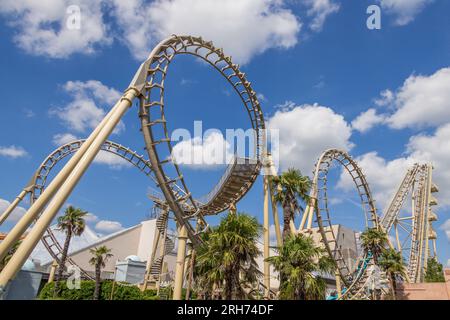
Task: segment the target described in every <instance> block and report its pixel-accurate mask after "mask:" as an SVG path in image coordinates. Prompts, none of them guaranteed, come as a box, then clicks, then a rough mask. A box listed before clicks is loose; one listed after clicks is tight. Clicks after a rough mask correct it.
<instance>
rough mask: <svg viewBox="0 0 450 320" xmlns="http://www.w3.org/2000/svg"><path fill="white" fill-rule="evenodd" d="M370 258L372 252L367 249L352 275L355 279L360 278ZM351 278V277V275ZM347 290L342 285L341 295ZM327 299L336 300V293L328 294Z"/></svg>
mask: <svg viewBox="0 0 450 320" xmlns="http://www.w3.org/2000/svg"><path fill="white" fill-rule="evenodd" d="M370 260H372V253H371V252H370V251H369V252H368V254H367V256H366V257H365V258H364V259H361V260H359V262H358V267H357V268H356V270H355V272H354V275H355V278H356V279H358V280H359V279H360V278H361V276H362V275H363V274H364V272H365V271H366V269H367V266H368V265H369V262H370ZM352 279H353V277H352ZM346 292H347V288H346V287H344V288H343V289H342V291H341V295H344V294H345V293H346ZM327 300H338V295H337V294H336V295H330V296H328V297H327Z"/></svg>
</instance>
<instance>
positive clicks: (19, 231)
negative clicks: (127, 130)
mask: <svg viewBox="0 0 450 320" xmlns="http://www.w3.org/2000/svg"><path fill="white" fill-rule="evenodd" d="M117 108H118V104H116V105H115V106H114V107H113V108H112V109H111V111H110V112H109V113H108V115H107V116H106V117H105V119H103V120H102V122H101V123H100V124H99V125H98V127H97V128H96V129H95V130H94V132H92V134H91V135H90V136H89V138H88V139H87V140H86V141H85V142H84V143H83V145H82V146H81V148H80V149H79V150H78V151H77V152H76V153H75V154H74V155H73V156H72V158H71V159H70V160H69V161H68V162H67V164H66V165H65V166H64V168H63V169H62V170H61V171H60V172H59V173H58V174H57V175H56V177H55V178H54V179H53V180H52V182H51V183H50V184H49V185H48V187H47V188H45V190H44V192H43V193H42V194H41V196H40V197H39V198H38V199H37V200H36V202H35V203H34V204H33V205H32V206H31V207H30V208H29V209H28V211H27V212H26V213H25V215H24V216H23V217H22V218H21V219H20V220H19V221H18V222H17V223H16V225H15V226H14V227H13V228H12V229H11V231H10V232H9V233H8V235H7V236H6V238H5V239H4V240H3V241H2V242H1V243H0V260H1V259H3V258H4V257H5V256H6V255H7V253H8V251H9V250H10V249H11V248H12V246H13V245H14V244H16V243H17V241H19V239H20V237H21V236H22V235H23V234H24V233H25V231H26V230H27V228H28V227H29V226H30V225H31V224H32V223H33V221H34V220H35V219H36V218H37V217H38V215H39V214H40V213H41V212H42V210H43V209H44V208H45V206H46V205H47V203H48V202H49V201H50V200H51V199H52V197H53V196H54V194H55V193H56V192H57V191H58V190H59V189H60V187H61V186H62V184H63V183H64V181H65V180H66V179H67V177H68V176H69V175H70V173H71V172H72V171H73V169H74V168H75V166H76V165H77V164H78V162H79V161H80V160H81V158H82V157H83V156H84V154H85V153H86V151H87V150H88V149H89V147H90V146H91V145H92V142H93V141H94V140H95V139H96V138H97V136H98V134H99V133H100V131H101V130H102V129H103V128H104V127H105V125H106V123H108V121H109V120H110V118H111V116H112V115H113V114H114V113H115V112H116V111H117ZM0 285H1V284H0Z"/></svg>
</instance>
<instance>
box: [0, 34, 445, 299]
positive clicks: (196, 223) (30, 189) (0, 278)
mask: <svg viewBox="0 0 450 320" xmlns="http://www.w3.org/2000/svg"><path fill="white" fill-rule="evenodd" d="M182 54H186V55H191V56H194V57H196V58H199V59H202V60H203V61H205V62H206V63H207V64H209V65H210V66H212V68H213V69H215V70H217V71H218V72H219V73H220V74H221V75H222V76H223V77H224V78H225V79H226V81H227V82H228V83H229V84H230V85H231V86H232V87H233V89H234V91H235V92H236V93H237V94H238V96H239V97H240V99H241V101H242V104H243V105H244V108H245V110H246V111H247V114H248V116H249V120H250V124H251V128H252V129H253V133H254V142H255V143H254V144H253V145H254V150H253V151H254V152H253V154H254V157H253V158H239V157H234V158H233V159H232V161H231V163H229V165H228V167H227V169H226V170H225V172H224V174H223V176H222V178H221V179H220V180H219V181H218V183H217V184H216V186H215V187H214V188H213V189H212V190H211V191H210V192H209V193H208V194H207V195H206V196H204V197H202V198H199V199H194V197H193V196H192V194H191V192H190V191H189V189H188V187H187V183H186V182H185V179H184V176H183V174H182V172H181V169H180V167H179V165H178V164H177V162H176V159H174V158H173V157H172V151H173V141H171V139H170V136H169V129H168V126H167V119H166V116H165V111H166V105H165V95H164V93H165V79H166V76H167V73H168V68H169V65H170V62H172V61H173V59H174V58H175V57H176V56H177V55H182ZM135 100H136V101H137V102H138V108H139V119H140V124H141V131H142V134H143V138H144V144H145V150H146V152H147V156H148V158H146V157H144V156H142V155H139V154H138V153H137V152H135V151H132V150H130V149H129V148H126V147H124V146H122V145H120V144H118V143H115V142H111V141H108V140H107V139H108V137H109V135H110V134H111V133H112V132H113V130H114V128H115V127H116V126H117V124H118V123H119V121H120V120H121V118H122V117H123V115H124V114H125V112H126V111H127V110H128V109H129V108H130V107H131V106H132V105H133V101H135ZM99 152H108V153H111V154H114V155H116V156H118V157H120V158H122V159H123V160H124V161H126V162H128V163H129V164H131V166H133V167H135V168H137V169H138V170H139V171H140V172H142V173H143V174H145V175H146V176H147V177H149V178H150V179H151V180H152V181H153V182H154V183H155V184H156V186H157V187H158V188H159V191H154V192H151V193H150V194H149V197H150V199H151V200H153V202H154V204H155V210H157V212H158V214H157V223H156V225H157V232H155V239H154V242H153V243H154V244H153V250H152V253H151V257H150V259H149V260H148V262H147V271H146V274H145V278H144V281H143V289H145V288H147V286H148V285H156V286H157V287H158V286H159V283H160V281H161V272H162V266H163V262H164V257H165V256H166V255H167V254H168V253H170V252H172V251H173V250H174V248H175V246H174V242H173V240H172V239H171V238H170V237H169V236H168V233H167V228H168V227H167V226H168V220H169V216H170V215H173V218H174V219H175V220H176V222H177V228H178V254H177V267H176V271H175V281H174V282H175V284H174V299H180V298H181V289H182V284H183V279H184V270H183V268H184V265H185V258H186V246H187V243H188V242H190V244H191V246H192V248H194V250H195V248H196V247H197V246H198V245H200V244H201V243H202V239H201V234H202V233H203V232H205V231H206V230H208V228H209V225H208V223H207V222H206V220H205V217H206V216H209V215H216V214H219V213H221V212H223V211H225V210H229V209H231V208H234V206H235V204H236V203H238V202H239V201H240V200H241V199H242V198H243V197H244V196H245V195H246V193H247V192H248V191H249V190H250V188H251V187H252V186H253V184H254V183H255V181H256V179H257V177H258V176H259V175H260V173H261V170H264V173H265V175H264V176H263V182H264V258H267V257H268V256H269V242H270V240H269V239H270V235H269V202H270V201H271V202H272V213H273V216H274V222H275V227H276V235H277V240H278V244H280V243H281V240H280V239H281V236H280V232H279V231H280V225H279V218H278V213H277V208H276V207H277V206H276V204H275V203H274V199H273V194H274V190H273V188H274V187H276V186H274V185H273V183H272V182H271V179H270V177H269V176H270V175H274V174H275V172H274V170H275V169H274V166H273V163H272V160H271V156H270V152H269V151H268V150H267V148H266V133H265V122H264V117H263V112H262V110H261V106H260V103H259V102H258V99H257V95H256V92H255V91H254V90H253V89H252V87H251V83H250V82H249V81H248V80H247V79H246V76H245V74H244V73H243V72H241V71H240V70H239V66H238V65H236V64H234V63H233V62H232V60H231V57H229V56H226V55H225V54H224V52H223V50H222V49H220V48H216V47H214V45H213V43H212V42H208V41H205V40H203V39H202V38H200V37H192V36H176V35H173V36H171V37H169V38H167V39H165V40H163V41H162V42H160V43H159V44H158V45H157V46H156V47H155V48H154V49H153V50H152V52H151V53H150V55H149V57H148V59H147V60H146V61H145V62H144V63H142V65H141V66H140V68H139V69H138V71H137V72H136V74H135V76H134V78H133V80H132V81H131V83H130V85H129V87H128V89H127V90H125V92H124V94H123V96H122V97H121V98H120V99H119V101H118V102H117V103H116V104H115V105H114V106H113V108H112V109H111V111H110V112H109V113H108V114H107V115H106V117H105V118H104V119H103V120H102V121H101V123H100V124H99V125H98V127H97V128H95V130H94V131H93V132H92V133H91V135H90V136H89V137H88V138H87V139H85V140H77V141H73V142H70V143H68V144H65V145H63V146H61V147H59V148H58V149H56V150H55V151H54V152H52V153H51V154H50V155H49V156H48V157H47V158H46V159H45V161H44V162H43V163H42V164H41V165H40V166H39V168H38V170H37V171H36V173H35V174H34V175H33V177H32V179H31V180H30V182H29V183H28V185H27V186H26V187H25V188H24V189H23V190H22V192H21V193H20V194H19V195H18V196H17V198H16V199H15V200H14V201H13V202H12V203H11V205H10V206H9V207H8V209H7V210H6V211H5V212H4V213H3V214H2V216H1V217H0V224H2V223H3V222H4V221H5V220H6V219H7V218H8V216H9V215H10V214H11V213H12V212H13V210H14V209H15V208H16V207H17V206H18V205H19V204H20V202H21V201H23V200H24V199H25V197H26V196H27V195H29V196H30V208H29V209H28V210H27V212H26V214H25V215H24V216H23V217H22V218H21V219H20V220H19V221H18V222H17V223H16V225H15V226H14V227H13V228H12V229H11V230H10V232H9V233H8V234H7V235H6V237H5V238H4V239H3V241H2V242H1V243H0V259H3V258H4V257H5V255H6V253H7V252H8V250H10V248H11V247H12V246H13V245H14V244H15V243H16V242H17V241H18V240H19V239H21V238H22V237H23V236H24V234H25V232H26V231H27V229H28V228H29V227H31V226H32V228H31V230H30V231H29V232H28V233H27V235H26V237H25V238H24V239H23V241H22V243H21V244H20V246H19V248H18V249H17V251H16V252H15V253H14V255H13V256H12V257H11V259H10V261H9V263H8V264H7V265H6V266H5V267H4V269H3V270H2V272H1V273H0V289H1V290H4V288H5V287H6V285H7V284H8V283H9V281H10V280H11V279H13V278H14V276H15V275H16V273H17V272H18V271H19V270H20V268H21V267H22V265H23V264H24V263H25V261H26V259H27V258H28V256H29V255H30V253H31V252H32V250H33V249H34V248H35V246H36V245H37V243H38V242H39V241H42V242H43V243H44V245H45V247H46V249H47V250H48V252H49V253H50V255H51V256H52V258H53V259H54V260H56V261H57V262H59V261H60V258H61V253H62V246H61V244H60V243H58V241H57V240H56V237H55V235H54V234H53V233H52V231H51V229H50V228H49V227H50V224H51V222H52V221H53V219H54V218H55V216H56V214H57V213H58V211H59V210H60V209H61V207H62V206H63V204H64V202H65V201H66V200H67V198H68V197H69V195H70V194H71V192H72V191H73V189H74V188H75V186H76V185H77V183H78V181H79V180H80V179H81V177H82V176H83V174H84V173H85V171H86V170H87V169H88V167H89V166H90V165H91V163H92V162H93V161H94V159H95V157H96V156H97V155H98V153H99ZM65 158H70V159H69V160H68V161H67V163H66V164H65V165H64V167H63V168H62V169H61V170H60V171H59V173H58V174H57V175H56V176H55V177H54V178H53V179H52V181H51V182H50V183H48V180H49V179H48V178H49V174H50V172H51V171H52V169H53V168H54V167H55V166H56V165H57V163H58V162H60V161H62V160H63V159H65ZM334 165H338V166H341V167H342V169H343V171H344V172H346V173H347V174H348V175H350V177H351V179H352V180H353V182H354V185H355V187H356V191H357V193H358V195H359V198H360V201H361V208H362V212H363V220H364V228H375V229H379V230H384V231H386V232H387V233H389V234H390V235H392V234H393V236H392V237H391V238H393V239H395V241H394V242H395V246H396V249H397V250H399V251H400V252H402V254H403V255H404V257H405V260H406V263H407V266H408V277H407V278H408V279H406V280H407V281H410V282H420V281H423V276H424V270H425V269H426V265H427V259H428V257H429V256H430V252H429V251H430V246H429V242H430V241H432V245H433V250H434V255H436V243H435V239H436V234H435V232H434V231H433V228H432V222H433V221H435V220H436V219H437V217H436V215H435V214H434V213H433V212H432V211H431V207H432V206H433V205H435V204H437V202H436V200H435V198H434V197H433V196H432V193H434V192H437V191H438V189H437V187H436V186H435V185H434V184H433V182H432V170H433V168H432V166H431V164H416V165H414V166H413V167H412V168H410V169H409V170H408V172H407V173H406V176H405V178H404V179H403V181H402V183H401V185H400V187H399V189H398V191H397V193H396V194H395V196H394V198H393V200H392V202H391V204H390V206H389V207H388V209H387V210H386V212H385V214H384V215H383V216H382V217H381V218H380V216H379V215H378V212H377V208H376V206H375V201H374V199H373V197H372V193H371V190H370V187H369V183H368V182H367V179H366V177H365V175H364V173H363V170H362V169H361V168H360V167H359V166H358V164H357V162H356V161H355V160H353V159H352V157H351V156H350V155H349V154H348V153H347V152H345V151H342V150H337V149H330V150H326V151H325V152H324V153H323V154H322V155H321V156H320V157H319V160H318V161H317V163H316V166H315V170H314V176H313V179H312V188H311V194H310V197H309V199H310V201H309V203H308V205H307V207H306V209H305V211H304V213H303V216H302V218H301V221H300V225H299V227H298V228H297V227H296V226H295V222H294V221H291V226H290V227H291V231H292V233H293V234H297V233H303V234H307V235H310V234H312V230H313V228H317V229H318V231H319V233H320V236H321V242H322V243H323V246H324V247H325V249H326V252H327V253H328V255H329V256H330V257H332V258H333V260H334V261H335V262H336V268H337V270H336V276H337V282H342V284H343V286H344V289H343V290H342V292H339V294H338V297H336V298H339V299H370V298H371V296H370V292H369V291H370V290H369V289H368V288H369V286H370V282H371V277H372V276H373V269H374V268H373V267H374V262H373V257H372V255H371V254H370V253H365V254H362V255H361V256H360V257H359V258H358V262H357V263H356V264H355V265H354V266H351V265H348V263H347V262H346V259H345V258H344V254H343V252H342V251H341V249H340V247H339V245H338V241H339V239H338V237H337V234H336V232H335V230H334V228H333V223H332V212H331V210H330V208H329V201H328V188H329V186H328V174H329V171H330V169H331V168H333V167H334ZM408 194H411V196H412V208H411V209H410V211H411V212H412V214H409V215H407V216H406V217H404V216H402V213H403V211H402V208H403V206H404V205H405V203H406V199H407V196H408ZM406 210H408V208H407V209H406ZM314 218H315V219H314ZM408 222H409V224H408ZM400 228H402V229H403V230H404V231H405V232H406V235H405V236H404V238H403V239H401V236H400V232H399V229H400ZM401 240H402V241H401ZM391 242H392V241H391ZM408 245H409V247H408ZM67 263H68V264H73V265H75V261H73V260H72V259H71V258H70V257H69V258H68V260H67ZM82 273H83V275H84V276H85V277H87V278H91V276H90V275H89V274H88V273H87V272H86V271H84V270H82ZM269 273H270V269H269V265H268V262H264V283H263V284H262V286H263V287H264V288H265V297H266V298H269V297H270V296H271V292H270V274H269ZM1 290H0V294H1Z"/></svg>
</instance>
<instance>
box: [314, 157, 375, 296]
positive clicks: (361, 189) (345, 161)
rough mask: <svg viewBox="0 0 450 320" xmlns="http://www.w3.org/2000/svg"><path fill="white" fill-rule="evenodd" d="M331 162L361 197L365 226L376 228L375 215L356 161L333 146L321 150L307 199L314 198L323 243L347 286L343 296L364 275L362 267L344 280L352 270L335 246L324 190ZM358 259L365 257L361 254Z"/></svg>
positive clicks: (364, 179)
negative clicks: (353, 275) (339, 167)
mask: <svg viewBox="0 0 450 320" xmlns="http://www.w3.org/2000/svg"><path fill="white" fill-rule="evenodd" d="M333 163H337V164H338V165H340V166H342V167H343V168H344V169H345V171H346V172H347V173H348V174H349V175H350V176H351V178H352V180H353V182H354V183H355V185H356V189H357V191H358V195H359V198H360V200H361V205H362V208H363V212H364V217H365V225H366V227H369V228H378V216H377V210H376V207H375V202H374V200H373V198H372V193H371V191H370V188H369V184H368V183H367V180H366V177H365V175H364V174H363V172H362V170H361V168H360V167H359V166H358V164H357V163H356V162H355V161H354V160H353V159H352V157H351V156H350V155H349V154H348V153H347V152H345V151H342V150H337V149H330V150H327V151H325V152H324V153H323V154H322V155H321V156H320V158H319V160H318V162H317V164H316V167H315V171H314V178H313V185H312V193H311V199H316V201H315V210H314V211H315V213H316V218H317V224H318V226H319V231H320V234H321V236H322V240H323V243H324V246H325V248H326V250H327V252H328V254H329V255H330V257H331V258H332V259H334V261H335V262H336V265H337V268H338V270H339V275H340V277H341V279H342V281H343V282H344V284H345V285H346V286H347V288H348V290H347V292H346V295H347V296H351V295H352V293H353V291H357V292H359V291H360V285H359V282H361V281H363V282H364V281H365V280H366V278H367V277H366V276H365V275H364V274H365V269H364V270H362V272H359V273H358V274H357V276H356V277H355V279H353V280H352V281H351V282H349V281H348V276H350V275H352V274H353V273H354V270H352V269H351V268H350V267H349V266H348V265H347V263H346V261H345V259H344V255H343V253H342V251H341V250H340V249H339V246H338V245H337V237H336V234H335V232H334V230H333V227H332V226H333V223H332V221H331V214H330V209H329V206H328V193H327V176H328V172H329V170H330V168H331V166H332V164H333ZM360 260H366V259H365V258H364V257H363V258H362V259H360ZM355 293H356V292H355Z"/></svg>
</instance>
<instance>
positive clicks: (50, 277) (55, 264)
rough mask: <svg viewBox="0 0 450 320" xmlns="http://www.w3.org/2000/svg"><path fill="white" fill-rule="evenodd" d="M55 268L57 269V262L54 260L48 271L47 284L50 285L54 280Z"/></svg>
mask: <svg viewBox="0 0 450 320" xmlns="http://www.w3.org/2000/svg"><path fill="white" fill-rule="evenodd" d="M57 268H58V262H57V261H56V260H53V262H52V267H51V269H50V274H49V276H48V283H51V282H53V281H54V280H55V273H56V269H57Z"/></svg>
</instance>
